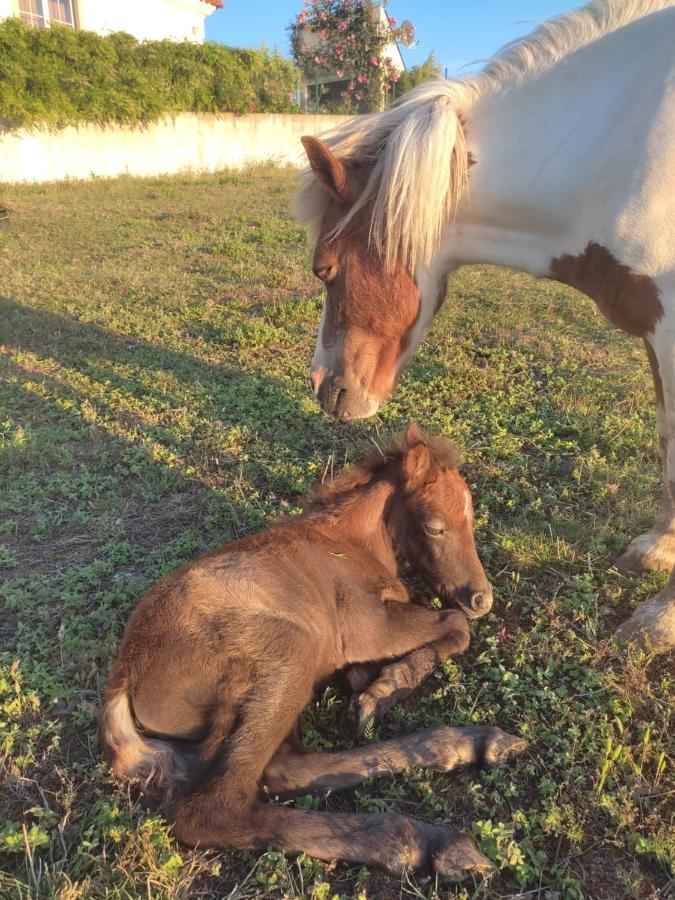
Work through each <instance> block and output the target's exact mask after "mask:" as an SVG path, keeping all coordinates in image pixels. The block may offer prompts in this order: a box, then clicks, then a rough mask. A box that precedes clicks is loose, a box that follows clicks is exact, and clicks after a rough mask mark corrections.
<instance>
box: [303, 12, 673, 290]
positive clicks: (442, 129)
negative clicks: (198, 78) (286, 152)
mask: <svg viewBox="0 0 675 900" xmlns="http://www.w3.org/2000/svg"><path fill="white" fill-rule="evenodd" d="M674 4H675V0H592V2H591V3H588V4H587V5H586V6H583V7H581V9H578V10H576V11H575V12H571V13H567V14H565V15H562V16H558V17H556V18H554V19H551V20H549V21H548V22H545V23H544V24H542V25H540V26H539V27H538V28H537V29H536V30H535V31H533V32H532V34H530V35H528V36H526V37H524V38H520V39H518V40H516V41H513V42H511V43H510V44H507V45H506V46H505V47H503V48H502V49H501V50H500V51H499V52H498V53H496V54H495V56H493V57H492V59H490V60H489V61H488V63H487V64H486V65H485V67H484V68H483V70H482V71H481V72H479V73H477V74H475V75H467V76H464V77H460V78H454V79H451V80H449V81H444V80H440V79H434V80H431V81H427V82H425V83H424V84H421V85H419V86H418V87H416V88H414V89H413V90H411V91H409V92H408V93H407V94H405V95H404V96H403V97H402V98H401V99H400V100H399V101H397V102H396V103H394V104H393V105H392V106H390V107H389V108H388V109H386V110H385V111H384V112H379V113H371V114H369V115H362V116H355V117H354V118H352V119H350V120H349V121H348V122H346V123H345V124H344V125H341V126H339V127H338V128H336V129H334V130H333V131H331V132H328V133H327V134H325V135H322V139H323V140H324V141H325V142H326V144H328V146H329V147H330V149H331V150H332V151H333V152H334V153H335V154H336V155H337V156H339V157H340V158H342V159H347V160H352V161H354V162H357V163H358V164H359V165H361V166H364V167H365V168H366V170H367V171H369V172H370V174H369V177H368V181H367V182H366V186H365V188H364V190H363V192H362V194H361V196H360V197H359V199H358V201H357V202H356V204H355V205H354V206H353V207H352V209H351V210H350V211H349V213H348V214H347V215H346V216H345V217H344V218H343V219H342V221H341V222H340V223H339V224H338V226H337V228H336V229H335V233H336V234H338V233H339V232H340V231H341V230H342V229H343V228H344V227H345V226H346V225H347V224H348V223H349V222H350V221H351V220H352V219H353V217H354V216H355V215H356V214H357V213H358V212H359V211H360V210H362V209H363V208H364V207H371V208H372V214H371V226H370V241H371V245H372V246H374V247H375V249H376V250H377V251H378V252H379V253H380V255H381V256H382V258H383V260H384V262H385V264H386V265H387V266H389V267H391V266H393V264H394V262H395V261H396V260H397V259H399V260H401V261H402V262H403V263H404V264H405V265H406V266H407V267H408V268H409V270H410V271H412V272H415V271H416V269H417V267H418V266H419V265H428V264H429V263H430V262H431V259H432V257H433V255H434V253H435V251H436V249H437V248H438V244H439V241H440V236H441V231H442V229H443V226H444V225H445V224H446V223H447V221H448V220H449V219H450V218H451V217H452V215H453V213H454V210H455V208H456V206H457V203H458V202H459V199H460V197H461V196H462V194H463V193H464V191H465V189H466V186H467V180H468V167H469V156H468V147H467V143H466V136H465V133H464V128H463V126H462V123H461V115H462V113H463V112H465V111H466V110H467V109H468V108H469V107H470V106H472V105H473V104H474V103H476V102H477V101H478V100H480V99H482V98H483V97H485V96H487V95H489V94H493V93H496V92H498V91H500V90H501V89H502V88H504V87H505V86H508V85H512V84H514V83H517V82H520V81H524V80H526V79H528V78H532V77H534V76H536V75H537V74H538V73H540V72H542V71H544V70H546V69H548V68H550V67H551V66H553V65H554V64H555V63H556V62H558V61H559V60H560V59H563V58H564V57H565V56H568V55H569V54H570V53H572V52H574V51H575V50H578V49H579V48H580V47H583V46H585V45H586V44H589V43H591V42H593V41H595V40H597V39H598V38H600V37H602V36H603V35H606V34H609V33H610V32H612V31H616V30H617V29H619V28H622V27H623V26H624V25H628V24H629V23H630V22H634V21H636V20H637V19H641V18H643V17H644V16H646V15H649V14H650V13H653V12H657V11H658V10H661V9H665V8H667V7H670V6H673V5H674ZM329 203H330V195H329V194H328V192H327V191H326V190H325V188H323V186H322V185H321V184H320V183H319V181H318V180H317V179H316V178H315V177H314V175H313V173H312V172H311V170H307V171H305V172H304V173H303V174H302V176H301V183H300V188H299V190H298V192H297V194H296V198H295V204H294V211H295V214H296V217H297V218H298V219H299V220H300V221H302V222H305V223H306V224H307V226H308V229H309V233H310V239H311V240H312V241H316V239H317V237H318V233H319V228H320V225H321V221H322V219H323V216H324V214H325V212H326V209H327V207H328V204H329Z"/></svg>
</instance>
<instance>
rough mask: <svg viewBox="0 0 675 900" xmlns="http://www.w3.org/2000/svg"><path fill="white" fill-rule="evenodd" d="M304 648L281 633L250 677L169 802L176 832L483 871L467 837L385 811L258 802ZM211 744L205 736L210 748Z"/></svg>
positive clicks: (294, 702) (295, 707)
mask: <svg viewBox="0 0 675 900" xmlns="http://www.w3.org/2000/svg"><path fill="white" fill-rule="evenodd" d="M298 637H300V640H295V643H294V639H296V638H298ZM309 649H310V648H309V647H306V646H304V647H303V645H302V640H301V636H299V635H297V634H295V633H294V632H293V631H292V630H287V631H285V632H284V648H283V652H284V654H285V657H286V658H285V659H280V661H279V666H278V668H277V669H276V670H275V671H274V672H273V673H272V676H271V677H269V678H266V679H261V680H258V681H256V682H255V683H254V684H252V686H251V692H250V695H249V697H248V699H247V700H246V701H245V703H244V705H243V707H242V709H241V712H240V717H239V724H238V726H237V727H236V728H235V729H234V731H233V732H232V733H231V734H230V735H227V736H224V739H223V740H222V742H221V744H220V748H219V750H218V751H214V753H213V754H212V757H211V760H210V765H209V766H208V767H207V768H206V769H205V770H204V771H203V773H202V775H201V777H200V778H199V780H198V781H197V783H196V784H195V785H194V786H193V787H192V788H191V789H190V790H189V792H188V793H187V795H186V796H184V797H183V798H182V799H181V800H180V801H179V802H178V803H177V804H176V805H175V807H174V810H173V822H174V831H175V834H176V836H177V838H178V839H179V840H181V841H183V842H184V843H187V844H190V845H193V846H194V845H200V846H203V847H215V848H232V849H251V850H256V851H259V852H261V851H263V850H266V849H267V848H269V847H273V848H276V849H279V850H286V851H290V852H292V853H308V854H310V855H312V856H316V857H318V858H319V859H324V860H333V859H342V860H345V861H347V862H353V863H358V864H361V865H367V866H380V867H382V868H384V869H386V870H387V871H388V872H391V873H392V874H395V875H400V874H401V873H402V872H403V871H404V870H405V868H406V867H408V866H412V867H417V868H424V869H430V870H432V871H435V872H438V873H440V874H442V875H447V876H449V877H455V878H461V877H464V876H466V875H468V874H470V873H472V872H475V873H482V872H486V871H488V870H489V869H490V868H491V864H490V862H489V860H488V859H486V857H484V856H483V855H482V854H481V853H479V852H478V850H477V849H476V847H475V845H474V844H473V842H472V841H471V840H470V839H469V838H468V837H466V836H465V835H462V834H460V833H458V832H456V831H453V830H451V829H447V828H439V827H437V826H434V825H429V824H426V823H424V822H419V821H417V820H415V819H410V818H407V817H406V816H401V815H395V814H384V815H344V814H337V813H318V812H306V811H304V810H297V809H287V808H286V807H283V806H279V805H277V804H274V803H265V802H261V800H260V797H259V785H260V782H261V779H262V776H263V772H264V771H265V769H266V768H267V767H268V766H269V764H270V759H271V757H272V755H273V754H274V753H275V751H276V750H277V749H278V746H279V744H280V738H279V736H280V735H285V734H288V732H289V731H290V729H291V726H292V724H293V722H294V721H295V718H296V717H297V715H298V713H299V712H300V710H301V709H302V707H303V706H304V705H305V703H306V701H307V700H308V695H305V694H304V693H301V692H300V688H299V687H298V685H299V684H300V685H303V684H304V685H306V684H307V678H306V671H305V668H306V663H307V655H308V652H309ZM303 675H304V679H303ZM303 691H304V689H303ZM216 743H217V742H216V741H211V742H210V744H211V746H213V747H215V746H216Z"/></svg>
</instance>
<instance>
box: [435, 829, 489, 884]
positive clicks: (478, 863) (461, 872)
mask: <svg viewBox="0 0 675 900" xmlns="http://www.w3.org/2000/svg"><path fill="white" fill-rule="evenodd" d="M436 832H437V833H436V834H435V836H434V839H433V846H432V850H431V859H432V865H433V870H434V872H438V874H439V875H443V876H444V877H445V878H450V879H452V880H453V881H462V880H463V879H464V878H469V877H470V876H472V875H473V876H474V877H481V876H485V875H489V874H490V873H491V872H493V871H494V868H495V867H494V865H493V863H492V862H491V861H490V860H489V859H488V858H487V856H484V855H483V854H482V853H481V852H480V850H479V849H478V848H477V847H476V845H475V844H474V842H473V841H472V840H471V838H469V837H467V836H466V835H465V834H461V833H460V832H458V831H450V830H449V829H447V830H446V829H441V828H439V829H436Z"/></svg>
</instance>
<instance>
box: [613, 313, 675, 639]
mask: <svg viewBox="0 0 675 900" xmlns="http://www.w3.org/2000/svg"><path fill="white" fill-rule="evenodd" d="M671 316H672V314H671ZM672 327H673V323H672V322H667V319H666V320H665V321H664V320H662V322H659V323H658V324H657V326H656V330H655V334H654V335H653V336H651V335H650V336H649V337H648V338H647V339H645V346H646V348H647V354H648V356H649V362H650V364H651V368H652V373H653V375H654V388H655V391H656V427H657V429H658V434H659V448H660V451H661V461H662V464H663V480H664V487H663V502H664V510H663V515H662V517H661V519H660V521H659V522H658V524H657V525H655V527H654V528H653V529H652V530H651V531H648V532H647V533H646V534H641V535H640V536H639V537H636V538H635V539H634V540H633V541H632V542H631V544H630V546H629V547H628V550H627V551H626V552H625V553H624V554H623V556H622V557H621V558H620V559H619V560H618V562H617V565H618V567H619V568H620V569H621V570H622V571H625V572H641V571H643V570H645V569H656V570H660V571H666V572H671V576H670V579H669V581H668V583H667V585H666V587H665V588H664V589H663V590H662V591H661V593H660V594H657V596H656V597H653V598H652V599H651V600H647V601H646V602H645V603H642V604H641V605H640V606H639V607H638V608H637V609H636V610H635V612H634V613H633V615H632V616H631V617H630V619H628V621H627V622H624V624H623V625H622V626H621V627H620V628H619V630H618V632H617V634H618V636H619V637H621V638H623V639H625V640H631V641H635V642H636V643H641V644H645V643H647V642H648V643H649V644H650V645H651V646H652V647H653V648H654V649H657V650H667V649H669V648H671V647H673V646H675V573H674V572H673V567H674V566H675V348H674V347H673V338H672Z"/></svg>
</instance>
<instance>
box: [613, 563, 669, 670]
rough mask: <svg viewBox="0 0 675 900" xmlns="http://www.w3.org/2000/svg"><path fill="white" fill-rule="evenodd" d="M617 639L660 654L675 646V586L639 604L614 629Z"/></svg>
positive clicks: (667, 586)
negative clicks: (628, 617) (621, 623)
mask: <svg viewBox="0 0 675 900" xmlns="http://www.w3.org/2000/svg"><path fill="white" fill-rule="evenodd" d="M616 636H617V637H618V638H619V639H620V640H622V641H626V642H627V643H631V644H634V645H635V646H637V647H641V648H644V649H651V650H655V651H657V652H659V653H663V652H665V651H666V650H672V649H673V647H675V584H674V583H673V581H672V580H671V581H670V582H669V583H668V585H666V587H665V589H664V590H663V591H661V593H660V594H657V595H656V597H653V598H652V599H651V600H646V601H645V602H644V603H641V604H640V606H638V608H637V609H636V610H635V612H634V613H633V615H632V616H631V617H630V619H628V620H627V621H626V622H624V623H623V625H620V626H619V628H617V631H616Z"/></svg>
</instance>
